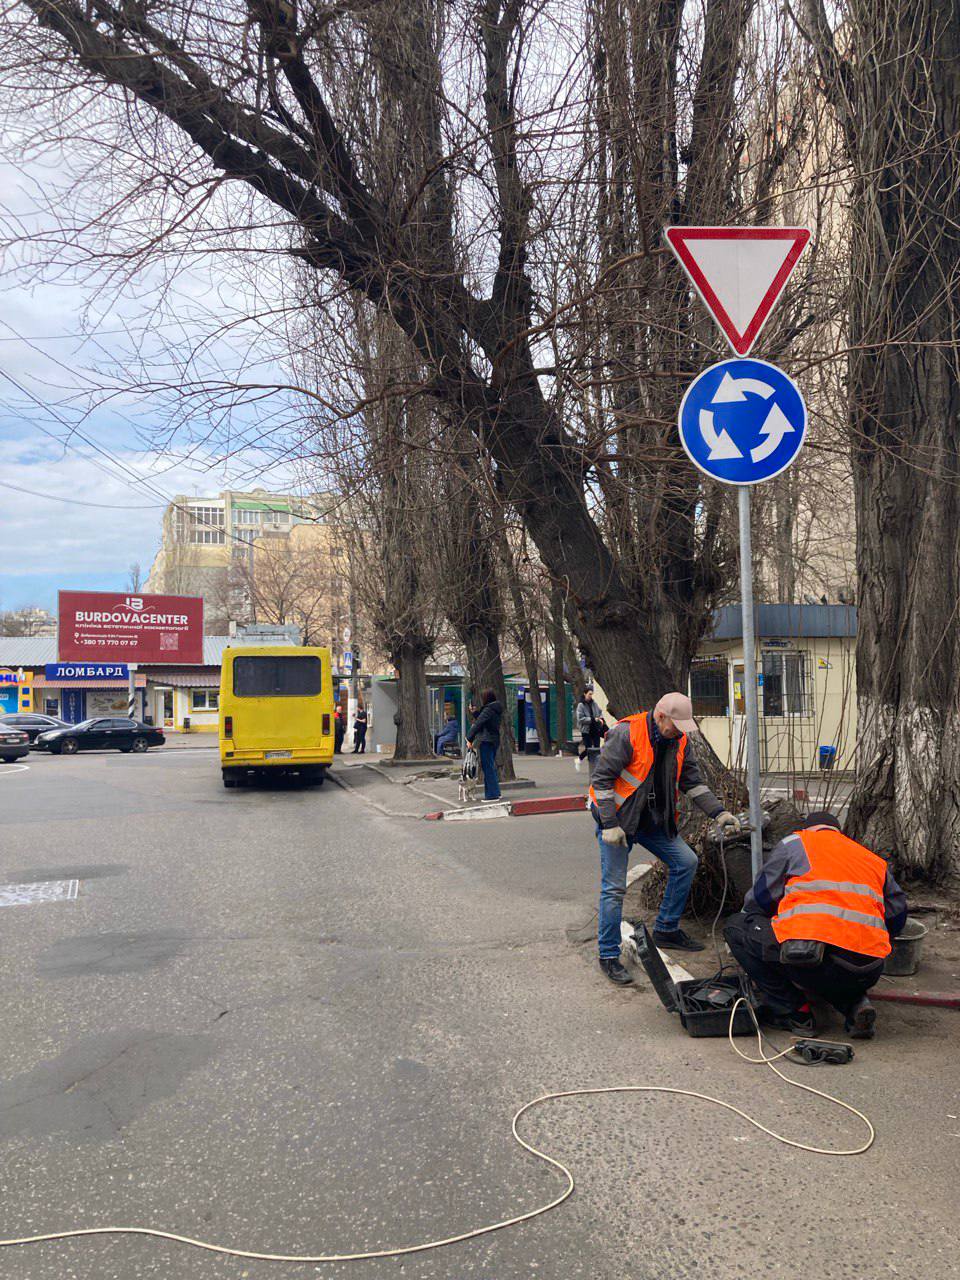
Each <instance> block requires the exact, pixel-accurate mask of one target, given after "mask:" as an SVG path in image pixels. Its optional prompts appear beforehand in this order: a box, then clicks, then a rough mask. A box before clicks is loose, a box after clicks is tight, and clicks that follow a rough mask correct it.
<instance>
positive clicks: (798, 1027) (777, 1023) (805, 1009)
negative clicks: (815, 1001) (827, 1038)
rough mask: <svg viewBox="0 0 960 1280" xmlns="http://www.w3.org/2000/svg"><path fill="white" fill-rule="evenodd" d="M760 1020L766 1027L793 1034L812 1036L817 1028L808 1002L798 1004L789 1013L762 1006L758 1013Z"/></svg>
mask: <svg viewBox="0 0 960 1280" xmlns="http://www.w3.org/2000/svg"><path fill="white" fill-rule="evenodd" d="M759 1018H760V1021H761V1022H762V1023H763V1024H764V1026H767V1027H774V1028H776V1029H777V1030H780V1031H792V1032H794V1034H795V1035H800V1036H812V1035H813V1033H814V1032H815V1031H816V1029H817V1021H816V1019H815V1018H814V1016H813V1010H812V1009H811V1008H810V1006H809V1004H806V1003H804V1004H801V1005H798V1006H797V1008H796V1009H791V1010H790V1012H789V1013H776V1012H774V1010H772V1009H770V1008H769V1007H763V1008H761V1009H760V1013H759Z"/></svg>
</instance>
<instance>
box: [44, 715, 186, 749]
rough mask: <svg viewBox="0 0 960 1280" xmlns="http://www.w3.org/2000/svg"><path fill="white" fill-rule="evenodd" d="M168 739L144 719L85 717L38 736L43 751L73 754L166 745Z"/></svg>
mask: <svg viewBox="0 0 960 1280" xmlns="http://www.w3.org/2000/svg"><path fill="white" fill-rule="evenodd" d="M165 741H166V739H165V738H164V736H163V733H162V732H161V731H160V730H159V729H155V728H153V726H152V725H149V724H144V723H143V722H142V721H140V720H126V719H124V720H121V719H119V718H118V719H116V720H114V719H104V720H82V721H81V722H80V724H70V725H67V727H66V728H65V729H54V730H52V731H51V732H50V733H41V734H40V736H39V738H37V748H38V749H39V750H40V751H50V752H52V754H53V755H55V756H59V755H64V756H72V755H74V754H75V753H76V752H77V751H110V750H116V751H136V752H138V753H140V752H143V751H147V750H149V748H150V747H162V746H163V744H164V742H165Z"/></svg>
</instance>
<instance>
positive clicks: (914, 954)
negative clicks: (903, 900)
mask: <svg viewBox="0 0 960 1280" xmlns="http://www.w3.org/2000/svg"><path fill="white" fill-rule="evenodd" d="M926 936H927V926H926V925H925V924H923V923H922V922H921V921H920V920H916V919H914V917H913V916H907V923H906V924H905V925H904V926H903V932H902V933H901V934H900V936H899V937H897V938H893V939H891V941H892V943H893V950H892V951H891V952H890V954H889V955H888V956H887V958H886V960H885V962H884V965H883V972H884V973H889V974H890V976H891V977H894V978H909V977H910V975H911V974H913V973H916V972H917V969H918V968H919V967H920V956H921V953H922V952H923V940H924V938H925V937H926Z"/></svg>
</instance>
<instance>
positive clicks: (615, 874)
mask: <svg viewBox="0 0 960 1280" xmlns="http://www.w3.org/2000/svg"><path fill="white" fill-rule="evenodd" d="M597 842H598V844H599V845H600V923H599V928H598V930H597V941H598V943H599V944H600V959H601V960H615V959H617V957H618V956H619V955H620V942H621V937H620V921H621V919H622V917H623V895H624V894H625V893H626V891H627V862H628V860H629V857H630V850H631V849H632V848H633V846H634V845H635V844H638V845H640V846H641V847H642V848H644V849H646V850H647V851H648V852H649V853H652V854H653V855H654V857H656V858H659V859H660V861H661V862H662V863H663V864H664V865H665V866H666V868H667V870H668V872H669V875H668V877H667V887H666V889H664V891H663V901H662V902H661V903H660V912H659V914H658V916H657V919H656V921H655V923H654V926H653V927H654V929H667V930H669V929H676V928H677V927H678V926H679V924H680V917H681V916H682V915H683V909H684V907H685V906H686V905H687V897H688V895H689V893H690V885H691V883H692V881H693V877H694V873H695V872H696V870H697V865H698V863H697V855H696V854H695V853H694V852H693V850H692V849H691V848H690V846H689V845H688V844H687V842H686V841H685V840H681V839H680V837H679V836H668V835H667V833H666V832H665V831H655V832H652V833H650V832H644V833H643V834H642V835H641V834H639V833H638V834H637V835H635V836H633V837H632V838H630V837H628V838H627V846H626V848H624V847H623V846H622V845H619V844H607V843H606V841H605V840H604V839H603V838H602V836H601V833H600V828H599V827H597Z"/></svg>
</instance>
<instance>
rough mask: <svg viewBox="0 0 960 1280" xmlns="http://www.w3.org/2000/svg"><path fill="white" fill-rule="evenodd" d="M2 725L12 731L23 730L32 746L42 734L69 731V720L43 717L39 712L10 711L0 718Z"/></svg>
mask: <svg viewBox="0 0 960 1280" xmlns="http://www.w3.org/2000/svg"><path fill="white" fill-rule="evenodd" d="M0 725H9V726H10V728H11V729H22V730H23V731H24V733H26V735H27V737H28V738H29V739H30V745H31V746H33V744H34V743H35V742H36V740H37V738H38V737H39V736H40V734H41V733H50V732H51V731H52V730H53V729H69V728H70V722H69V720H58V719H57V717H56V716H45V715H41V714H40V712H39V711H8V712H7V714H6V715H3V716H0Z"/></svg>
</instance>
